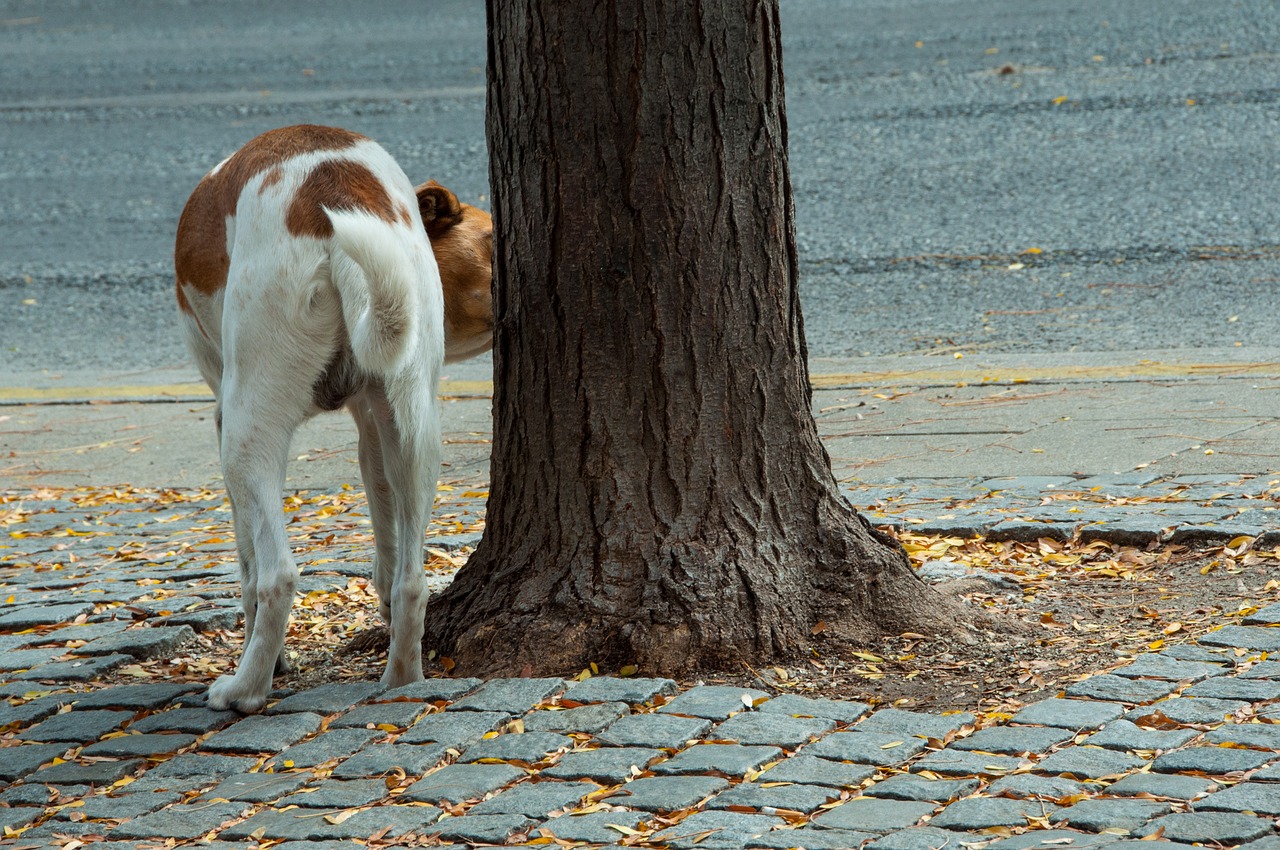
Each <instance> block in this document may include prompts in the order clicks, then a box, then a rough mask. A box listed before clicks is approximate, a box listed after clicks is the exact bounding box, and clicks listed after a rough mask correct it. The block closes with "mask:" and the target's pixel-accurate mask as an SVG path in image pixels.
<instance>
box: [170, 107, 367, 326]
mask: <svg viewBox="0 0 1280 850" xmlns="http://www.w3.org/2000/svg"><path fill="white" fill-rule="evenodd" d="M364 138H365V137H364V136H361V135H360V134H358V133H352V132H351V131H349V130H342V129H339V128H337V127H320V126H317V125H315V124H299V125H297V126H295V127H281V128H280V129H278V130H271V131H269V132H266V133H263V134H262V135H261V136H258V137H257V138H255V139H252V140H251V141H250V142H249V143H248V144H246V145H245V146H244V147H242V148H241V149H240V150H238V151H236V152H235V154H233V155H232V156H231V158H230V159H228V160H227V161H226V162H224V163H223V164H222V166H221V167H220V168H218V169H217V170H216V171H215V172H212V173H210V174H207V175H205V177H204V179H203V180H201V181H200V183H199V185H197V186H196V188H195V191H194V192H192V193H191V197H190V198H189V199H188V200H187V205H186V206H185V207H184V208H183V210H182V216H181V218H179V219H178V237H177V241H176V244H175V246H174V253H173V265H174V270H175V271H176V272H177V280H178V306H179V307H180V308H181V309H184V310H187V311H188V312H189V311H190V304H189V303H188V302H187V300H186V296H185V295H184V294H183V292H182V289H181V287H182V284H184V283H186V284H189V285H191V286H194V287H195V288H196V290H197V291H198V292H200V293H202V294H203V295H206V296H209V295H213V294H214V293H215V292H217V291H218V290H219V289H221V288H222V287H224V286H225V285H226V283H227V269H228V268H229V267H230V265H231V259H230V258H229V257H228V256H227V229H226V221H227V217H228V216H232V215H235V211H236V204H237V203H238V202H239V200H240V193H241V192H242V191H244V187H245V185H246V184H247V183H248V182H249V181H250V180H252V179H253V178H254V177H256V176H257V175H259V174H261V173H262V172H264V171H267V170H268V169H274V168H276V167H277V166H279V165H280V164H281V163H283V162H285V161H286V160H289V159H291V158H292V157H295V156H298V155H299V154H303V153H309V152H314V151H338V150H346V149H347V148H350V147H353V146H354V145H356V144H357V143H359V142H360V141H362V140H363V139H364ZM279 179H280V178H279V176H276V177H275V178H272V177H271V175H270V174H268V175H267V177H266V178H264V185H269V183H268V181H270V183H274V182H275V181H276V180H279Z"/></svg>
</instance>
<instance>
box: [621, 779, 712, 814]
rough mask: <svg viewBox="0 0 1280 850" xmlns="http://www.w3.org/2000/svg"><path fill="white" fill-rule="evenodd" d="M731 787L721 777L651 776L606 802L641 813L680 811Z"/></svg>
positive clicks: (632, 783)
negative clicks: (637, 810)
mask: <svg viewBox="0 0 1280 850" xmlns="http://www.w3.org/2000/svg"><path fill="white" fill-rule="evenodd" d="M728 787H729V783H728V781H726V780H724V779H721V778H720V777H718V776H649V777H645V778H643V779H634V780H632V781H631V782H628V783H627V784H626V785H623V786H622V787H621V788H619V789H618V790H617V791H616V792H614V793H612V794H610V795H609V796H608V797H606V798H605V801H606V802H608V803H610V804H611V805H618V806H626V807H628V808H631V809H639V810H640V811H642V812H678V811H681V810H682V809H688V808H691V807H692V806H695V805H697V804H698V803H699V802H701V801H702V800H703V799H704V798H706V797H710V796H711V795H712V794H715V793H717V792H719V791H723V790H724V789H725V788H728Z"/></svg>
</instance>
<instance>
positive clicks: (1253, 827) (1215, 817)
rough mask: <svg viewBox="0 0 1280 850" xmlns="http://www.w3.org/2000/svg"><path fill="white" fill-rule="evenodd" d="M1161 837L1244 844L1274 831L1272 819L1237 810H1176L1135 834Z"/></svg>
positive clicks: (1140, 828) (1201, 842)
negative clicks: (1241, 812)
mask: <svg viewBox="0 0 1280 850" xmlns="http://www.w3.org/2000/svg"><path fill="white" fill-rule="evenodd" d="M1161 830H1163V831H1164V832H1163V833H1162V837H1163V838H1165V839H1166V840H1169V841H1177V842H1180V843H1183V844H1191V843H1197V844H1209V843H1213V844H1226V845H1231V844H1241V843H1243V842H1245V841H1253V840H1254V839H1256V838H1262V837H1263V836H1264V835H1269V834H1270V833H1271V822H1270V821H1266V820H1263V819H1262V818H1258V817H1254V816H1253V815H1241V814H1236V813H1235V812H1175V813H1174V814H1171V815H1165V816H1164V817H1160V818H1156V819H1155V820H1153V821H1150V822H1149V823H1147V824H1146V825H1145V826H1142V827H1139V828H1138V829H1137V830H1136V831H1135V832H1134V834H1135V835H1138V836H1144V835H1152V834H1154V833H1156V832H1160V831H1161Z"/></svg>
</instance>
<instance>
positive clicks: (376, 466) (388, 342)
mask: <svg viewBox="0 0 1280 850" xmlns="http://www.w3.org/2000/svg"><path fill="white" fill-rule="evenodd" d="M492 235H493V226H492V221H491V220H490V218H489V215H488V214H487V213H485V212H483V211H482V210H479V209H476V208H475V207H471V206H467V205H465V204H460V203H459V202H458V199H457V198H456V197H455V196H454V195H453V193H452V192H450V191H449V190H448V189H445V188H444V187H442V186H439V185H437V184H435V183H427V184H424V185H422V186H419V187H417V188H416V189H415V188H414V186H413V185H412V184H411V183H410V182H409V179H408V178H407V177H406V176H405V175H404V172H403V171H401V170H400V167H399V166H398V165H397V164H396V163H395V161H394V160H393V159H392V158H391V156H390V155H389V154H388V153H387V152H386V151H385V150H383V149H382V148H381V147H380V146H378V144H376V143H375V142H373V141H372V140H370V139H368V138H365V137H364V136H360V135H358V134H356V133H351V132H348V131H346V130H340V129H336V128H331V127H318V126H311V125H302V126H297V127H285V128H282V129H279V130H272V131H270V132H268V133H264V134H263V135H261V136H258V137H257V138H256V139H253V140H252V141H250V142H249V143H248V144H247V145H245V146H244V147H243V148H241V149H240V150H239V151H238V152H237V153H235V154H233V155H232V156H231V157H229V158H228V159H226V160H224V161H223V162H222V163H220V164H219V165H218V166H216V167H215V168H214V169H213V170H212V171H210V172H209V173H208V174H207V175H206V176H205V177H204V179H203V180H201V181H200V184H199V185H198V186H197V187H196V189H195V192H193V193H192V195H191V198H190V200H188V201H187V205H186V207H185V208H184V209H183V211H182V218H181V220H180V221H179V223H178V236H177V245H176V248H175V251H174V266H175V270H176V272H177V295H178V306H179V308H180V310H181V317H182V326H183V329H184V331H185V334H186V340H187V345H188V347H189V348H190V350H191V353H192V355H193V356H194V358H195V361H196V364H197V366H198V367H199V369H200V373H201V374H202V375H203V376H204V379H205V381H206V382H208V384H209V387H210V388H211V389H212V390H213V393H214V396H215V398H216V399H217V410H216V413H215V417H214V418H215V422H216V424H217V430H218V441H219V448H220V451H221V456H222V468H223V477H224V480H225V482H226V486H227V495H228V497H229V498H230V501H231V509H232V517H233V522H234V525H235V538H236V549H237V552H238V555H239V560H240V578H241V598H242V604H243V607H244V620H245V629H244V650H243V654H242V655H241V658H240V664H239V666H238V668H237V670H236V672H235V674H234V675H231V676H223V677H221V678H219V679H218V681H216V682H215V683H214V684H213V685H212V686H211V687H210V689H209V705H210V706H212V707H214V708H218V709H223V708H228V707H233V708H236V709H239V710H240V711H245V712H253V711H257V710H258V709H260V708H261V707H262V705H263V703H264V701H265V700H266V697H267V692H268V690H269V689H270V686H271V676H272V673H273V671H274V670H275V669H287V662H286V656H285V652H284V638H285V630H286V627H287V625H288V619H289V608H290V606H291V605H292V601H293V594H294V588H295V586H296V583H297V567H296V566H295V564H294V562H293V558H292V555H291V553H290V549H289V538H288V536H287V534H286V533H285V527H284V515H283V513H282V511H281V509H280V499H281V490H282V488H283V486H284V477H285V464H286V461H287V458H288V452H289V442H290V439H291V437H292V436H293V432H294V430H295V429H296V428H297V427H298V425H300V424H301V423H302V422H303V420H305V419H307V418H309V417H311V416H313V415H315V414H316V413H318V412H320V411H325V410H336V409H338V408H339V407H343V406H345V407H346V408H347V409H348V410H349V411H350V412H351V415H352V416H353V417H354V418H355V421H356V426H357V429H358V431H359V439H360V445H359V457H360V473H361V477H362V478H363V479H364V486H365V492H366V493H367V495H368V499H369V514H370V517H371V519H372V522H373V531H374V547H375V554H374V564H373V580H374V585H375V587H376V588H377V591H378V596H379V601H380V605H379V607H380V609H381V611H382V614H383V616H384V617H385V618H386V620H387V622H389V623H390V625H391V646H390V650H389V652H388V655H387V668H386V672H385V673H384V675H383V677H382V681H383V683H384V684H386V685H388V686H390V687H394V686H398V685H403V684H405V683H408V682H413V681H417V680H419V679H421V678H422V648H421V640H422V631H423V618H424V612H425V609H426V581H425V577H424V575H423V569H422V564H423V559H422V555H423V531H424V529H425V527H426V524H427V520H428V519H429V517H430V514H431V508H432V502H433V500H434V494H435V485H436V478H437V476H438V474H439V469H440V448H441V441H440V417H439V408H438V403H437V400H436V390H437V387H438V384H439V374H440V365H441V362H442V361H443V362H449V361H451V360H458V359H462V358H464V357H470V356H472V355H475V354H479V353H481V352H483V351H487V350H488V349H489V347H490V346H491V345H492V330H493V318H492V303H491V301H490V295H489V285H490V280H491V277H492V265H491V251H492Z"/></svg>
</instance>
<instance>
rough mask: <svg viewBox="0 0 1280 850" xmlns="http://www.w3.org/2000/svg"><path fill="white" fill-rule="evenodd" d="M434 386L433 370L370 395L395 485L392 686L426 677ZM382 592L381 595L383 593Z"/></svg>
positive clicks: (435, 444)
mask: <svg viewBox="0 0 1280 850" xmlns="http://www.w3.org/2000/svg"><path fill="white" fill-rule="evenodd" d="M437 362H438V361H437ZM424 371H425V372H428V374H423V372H424ZM436 384H437V374H436V371H435V369H433V368H431V369H424V370H422V371H419V370H406V371H404V372H401V373H399V374H398V375H396V376H394V377H392V378H390V379H389V380H388V382H387V384H386V385H385V386H383V385H380V384H377V383H374V384H371V385H370V386H369V388H368V389H367V390H366V392H365V396H366V398H367V403H368V410H369V411H370V413H371V414H372V415H373V418H374V421H375V422H376V424H377V428H378V436H379V441H380V444H381V448H382V455H383V464H382V468H383V471H384V473H385V475H386V478H387V483H388V484H389V485H390V494H391V508H392V511H393V513H392V515H393V517H394V519H395V525H394V535H395V541H396V544H395V563H394V564H393V565H391V571H392V575H391V587H390V599H389V600H388V599H386V598H385V597H384V604H385V603H389V607H390V612H391V646H390V648H389V649H388V651H387V669H386V672H385V673H384V674H383V676H382V683H383V684H384V685H387V686H388V687H397V686H399V685H404V684H407V683H409V682H416V681H418V680H419V679H421V678H422V632H423V626H424V622H425V616H426V605H427V580H426V576H425V575H424V574H423V568H422V564H423V560H422V555H423V534H424V532H425V531H426V525H427V520H428V518H429V517H430V516H431V508H432V504H433V502H434V495H435V488H436V480H437V478H438V477H439V475H440V420H439V408H438V406H437V402H436ZM382 551H383V550H382V549H381V547H379V552H380V553H381V552H382ZM379 591H380V592H383V591H382V589H381V588H379Z"/></svg>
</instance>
